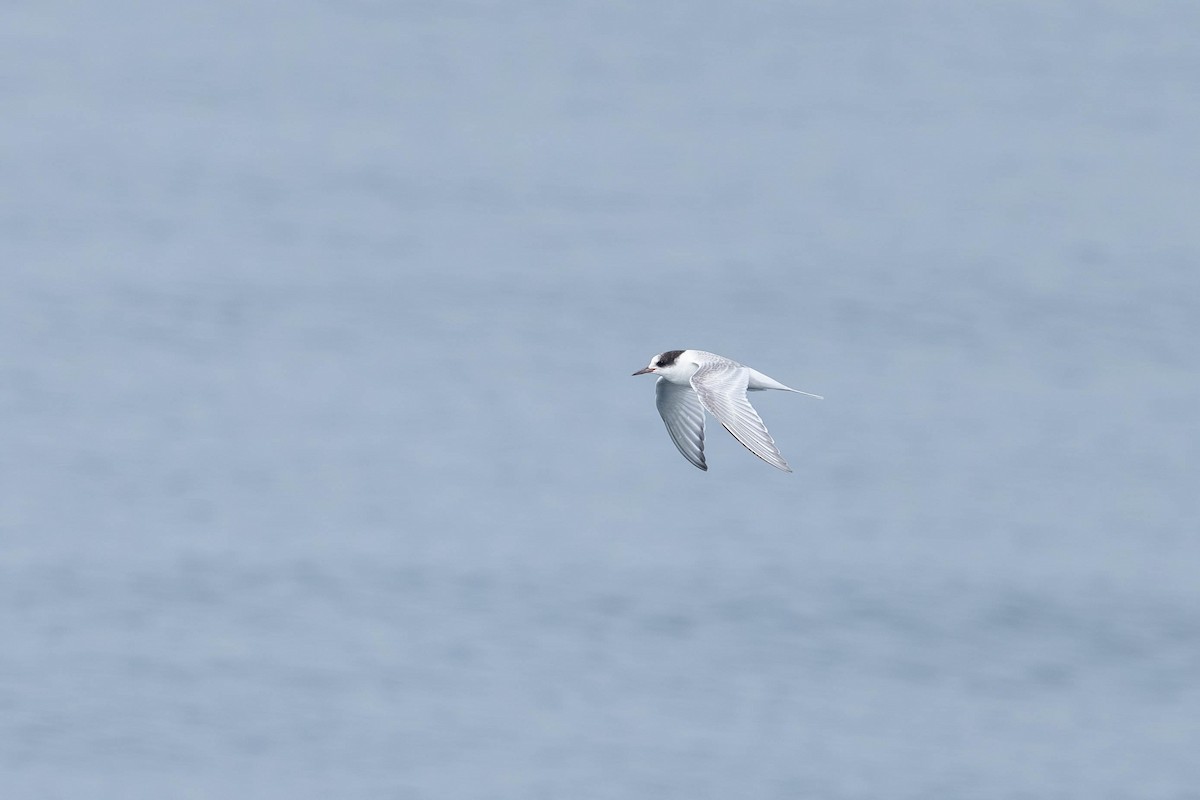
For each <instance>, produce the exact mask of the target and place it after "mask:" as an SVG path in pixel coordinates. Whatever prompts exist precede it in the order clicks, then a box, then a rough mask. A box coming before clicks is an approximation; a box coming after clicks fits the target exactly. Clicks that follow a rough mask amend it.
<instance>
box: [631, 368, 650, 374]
mask: <svg viewBox="0 0 1200 800" xmlns="http://www.w3.org/2000/svg"><path fill="white" fill-rule="evenodd" d="M647 372H654V367H642V368H641V369H639V370H638V371H637V372H635V373H633V374H634V375H645V374H646V373H647Z"/></svg>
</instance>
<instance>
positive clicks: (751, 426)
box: [633, 350, 822, 472]
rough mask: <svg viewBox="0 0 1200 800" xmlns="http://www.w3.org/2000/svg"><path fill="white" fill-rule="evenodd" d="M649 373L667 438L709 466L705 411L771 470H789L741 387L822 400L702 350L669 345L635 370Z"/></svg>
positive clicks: (699, 464) (692, 459) (696, 463)
mask: <svg viewBox="0 0 1200 800" xmlns="http://www.w3.org/2000/svg"><path fill="white" fill-rule="evenodd" d="M651 373H652V374H654V375H657V376H658V381H657V382H655V385H654V398H655V404H656V405H657V406H658V413H659V414H660V415H661V416H662V418H663V422H665V423H666V424H667V433H669V434H671V441H673V442H675V446H676V447H678V448H679V452H680V453H682V454H683V457H684V458H686V459H687V460H688V461H689V462H690V463H691V464H692V465H693V466H695V467H698V468H699V469H702V470H704V471H706V472H707V471H708V464H707V463H706V462H705V460H704V412H705V411H707V412H708V413H710V414H712V415H713V416H714V417H716V418H717V421H718V422H720V423H721V424H722V425H723V426H725V430H727V431H729V432H730V433H732V434H733V438H735V439H737V440H738V441H739V442H741V443H742V444H743V445H744V446H745V447H746V449H747V450H749V451H750V452H751V453H753V454H754V455H756V456H758V457H759V458H761V459H762V460H763V461H765V462H767V463H768V464H770V465H771V466H772V467H775V468H776V469H781V470H783V471H784V472H791V471H792V468H791V467H789V466H788V463H787V462H786V461H784V459H783V456H782V455H781V454H780V453H779V448H778V447H776V446H775V440H774V439H772V438H771V434H769V433H767V426H766V425H764V424H763V421H762V418H761V417H759V416H758V412H756V411H755V410H754V406H752V405H750V401H749V400H748V399H747V398H746V392H748V391H750V392H759V391H763V390H765V389H779V390H781V391H784V392H795V393H796V394H806V395H808V396H809V397H816V398H817V399H822V398H821V396H820V395H819V394H812V393H810V392H802V391H800V390H799V389H793V388H791V387H790V386H784V385H783V384H782V383H780V382H779V381H777V380H775V379H774V378H769V377H767V376H766V375H763V374H762V373H761V372H759V371H758V370H755V369H751V368H750V367H747V366H746V365H745V364H739V363H738V362H736V361H734V360H732V359H729V358H725V357H724V356H719V355H717V354H716V353H706V352H704V351H703V350H668V351H667V352H665V353H659V354H658V355H656V356H655V357H654V358H652V359H650V364H649V365H647V366H646V367H643V368H642V369H639V370H638V371H637V372H635V373H633V374H634V375H646V374H651Z"/></svg>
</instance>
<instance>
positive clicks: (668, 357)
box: [633, 350, 684, 378]
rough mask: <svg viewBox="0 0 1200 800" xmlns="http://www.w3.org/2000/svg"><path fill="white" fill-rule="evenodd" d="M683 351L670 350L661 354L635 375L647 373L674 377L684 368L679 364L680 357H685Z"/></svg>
mask: <svg viewBox="0 0 1200 800" xmlns="http://www.w3.org/2000/svg"><path fill="white" fill-rule="evenodd" d="M683 352H684V351H682V350H668V351H667V352H665V353H659V354H658V355H656V356H655V357H654V358H652V359H650V363H649V364H647V365H646V366H645V367H642V368H641V369H639V370H638V371H637V372H635V373H633V374H634V375H645V374H647V373H651V372H653V373H656V374H658V375H662V376H663V377H665V378H671V377H674V373H676V372H678V371H680V370H681V369H682V367H683V365H682V364H680V363H679V357H680V356H681V355H683Z"/></svg>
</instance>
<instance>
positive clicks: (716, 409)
mask: <svg viewBox="0 0 1200 800" xmlns="http://www.w3.org/2000/svg"><path fill="white" fill-rule="evenodd" d="M749 381H750V369H749V367H743V366H742V365H741V364H735V363H732V362H729V361H723V362H712V363H708V364H704V365H702V366H701V367H700V368H699V369H698V370H696V374H695V375H693V376H692V388H693V389H695V390H696V396H697V397H698V398H699V399H700V403H701V404H702V405H703V406H704V408H705V409H707V410H708V413H710V414H712V415H713V416H714V417H716V418H717V420H718V421H719V422H720V423H721V424H722V425H724V426H725V430H727V431H729V432H730V433H732V434H733V437H734V438H735V439H737V440H738V441H739V442H741V443H742V444H743V445H745V447H746V449H747V450H749V451H750V452H751V453H754V455H756V456H758V457H759V458H761V459H762V460H763V461H765V462H767V463H768V464H770V465H771V466H772V467H775V468H777V469H781V470H783V471H784V472H791V471H792V468H791V467H789V466H788V463H787V462H786V461H784V460H783V456H782V455H781V454H780V452H779V448H778V447H776V446H775V440H774V439H772V438H771V434H769V433H767V426H766V425H764V424H763V421H762V418H761V417H759V416H758V412H757V411H755V410H754V406H752V405H750V401H749V400H747V399H746V385H747V384H748V383H749Z"/></svg>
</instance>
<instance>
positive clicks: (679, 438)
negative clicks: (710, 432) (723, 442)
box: [654, 378, 708, 472]
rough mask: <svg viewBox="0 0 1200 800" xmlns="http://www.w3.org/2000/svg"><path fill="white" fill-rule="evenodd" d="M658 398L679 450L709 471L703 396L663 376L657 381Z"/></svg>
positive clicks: (691, 460)
mask: <svg viewBox="0 0 1200 800" xmlns="http://www.w3.org/2000/svg"><path fill="white" fill-rule="evenodd" d="M654 402H655V404H656V405H657V406H658V413H659V415H660V416H661V417H662V418H663V422H665V423H667V433H669V434H671V441H673V442H674V443H675V446H676V447H678V448H679V452H680V453H683V457H684V458H686V459H687V460H688V461H690V462H692V464H694V465H695V466H697V467H699V468H700V469H702V470H704V471H705V472H707V471H708V465H707V464H705V463H704V409H703V408H702V407H701V405H700V398H699V397H697V396H696V393H695V392H694V391H692V389H691V387H688V386H680V385H679V384H677V383H671V382H670V381H668V380H666V379H665V378H659V379H658V381H657V383H655V384H654Z"/></svg>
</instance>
